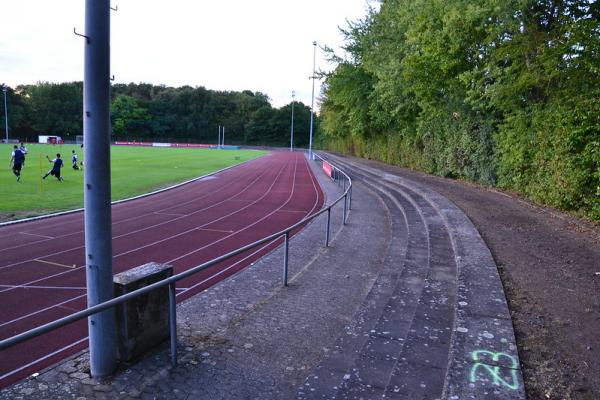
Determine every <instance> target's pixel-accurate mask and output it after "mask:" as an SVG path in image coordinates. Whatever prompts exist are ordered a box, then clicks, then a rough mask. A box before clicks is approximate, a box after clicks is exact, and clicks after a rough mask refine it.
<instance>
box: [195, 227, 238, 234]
mask: <svg viewBox="0 0 600 400" xmlns="http://www.w3.org/2000/svg"><path fill="white" fill-rule="evenodd" d="M196 230H197V231H209V232H220V233H233V232H235V231H224V230H221V229H209V228H197V229H196Z"/></svg>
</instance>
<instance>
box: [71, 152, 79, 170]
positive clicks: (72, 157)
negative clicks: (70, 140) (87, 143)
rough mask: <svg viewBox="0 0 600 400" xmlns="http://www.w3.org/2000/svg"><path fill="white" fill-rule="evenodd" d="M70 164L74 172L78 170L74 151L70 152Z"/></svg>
mask: <svg viewBox="0 0 600 400" xmlns="http://www.w3.org/2000/svg"><path fill="white" fill-rule="evenodd" d="M71 164H72V166H73V169H74V170H78V169H79V165H78V163H77V153H75V150H72V151H71Z"/></svg>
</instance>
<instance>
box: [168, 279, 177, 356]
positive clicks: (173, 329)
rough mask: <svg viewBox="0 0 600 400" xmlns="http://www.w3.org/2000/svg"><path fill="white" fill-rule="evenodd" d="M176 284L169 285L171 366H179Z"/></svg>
mask: <svg viewBox="0 0 600 400" xmlns="http://www.w3.org/2000/svg"><path fill="white" fill-rule="evenodd" d="M175 285H176V283H175V282H172V283H170V284H169V335H170V341H171V365H172V366H173V367H176V366H177V314H176V313H177V307H176V306H177V304H176V301H175V287H176V286H175Z"/></svg>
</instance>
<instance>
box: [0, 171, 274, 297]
mask: <svg viewBox="0 0 600 400" xmlns="http://www.w3.org/2000/svg"><path fill="white" fill-rule="evenodd" d="M267 171H268V169H265V171H263V172H262V173H260V174H259V175H258V176H257V177H256V178H254V179H253V180H252V181H251V182H250V183H249V184H248V185H247V186H246V187H244V188H243V189H242V190H241V191H240V192H238V193H237V194H235V195H234V196H231V197H232V198H233V197H235V196H239V195H240V194H242V193H244V192H245V191H246V190H248V189H249V188H250V187H252V185H253V184H254V183H255V182H256V181H258V180H259V179H260V178H261V177H262V176H263V175H264V174H265V173H266V172H267ZM280 172H281V171H280ZM277 176H279V174H278V175H277ZM223 186H224V187H227V186H228V185H223ZM271 186H273V185H271ZM265 195H266V194H265ZM207 196H208V195H207ZM262 197H264V195H263V196H262ZM196 200H198V199H196ZM196 200H191V201H189V202H188V203H191V202H193V201H196ZM229 200H230V199H225V200H222V201H219V202H216V203H213V204H211V205H210V206H208V207H204V208H201V209H199V210H196V211H194V212H192V213H190V214H188V215H186V217H189V216H191V215H194V214H197V213H200V212H202V211H206V210H209V209H211V208H214V207H217V206H219V205H220V204H222V203H225V202H226V201H229ZM257 201H258V200H256V201H254V203H256V202H257ZM184 204H185V203H184ZM179 205H181V203H180V204H178V205H176V206H172V207H169V208H173V207H177V206H179ZM167 209H168V208H167ZM145 216H146V215H143V216H140V218H142V217H145ZM182 218H184V217H176V218H174V219H172V220H168V221H164V222H160V223H158V224H155V225H150V226H146V227H145V228H141V229H137V230H135V231H131V232H127V233H124V234H121V235H118V236H113V238H112V239H113V240H114V239H120V238H122V237H125V236H129V235H133V234H135V233H139V232H143V231H146V230H149V229H152V228H156V227H158V226H161V225H164V224H168V223H170V222H174V221H178V220H180V219H182ZM219 219H222V218H219ZM219 219H217V220H215V221H218V220H219ZM215 221H212V222H215ZM208 224H209V223H206V224H203V225H202V226H205V225H208ZM150 245H151V244H150ZM148 246H149V245H148ZM146 247H147V246H146ZM82 248H84V246H77V247H73V248H70V249H66V250H62V251H58V252H55V253H51V254H46V255H45V256H44V257H50V256H55V255H58V254H63V253H67V252H69V251H73V250H79V249H82ZM141 248H143V247H141ZM141 248H140V249H141ZM5 250H7V249H5ZM132 251H135V249H134V250H132ZM28 261H33V260H31V259H30V260H25V261H19V262H16V263H12V264H8V265H4V266H2V267H0V270H3V269H5V268H10V267H14V266H17V265H19V264H24V263H26V262H28ZM35 282H37V281H35ZM35 282H28V283H35ZM0 293H2V291H0Z"/></svg>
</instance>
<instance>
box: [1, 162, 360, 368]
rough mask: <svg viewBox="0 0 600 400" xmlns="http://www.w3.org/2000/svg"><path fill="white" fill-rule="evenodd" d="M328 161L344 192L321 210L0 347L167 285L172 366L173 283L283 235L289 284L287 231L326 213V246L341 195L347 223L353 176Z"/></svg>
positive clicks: (174, 343)
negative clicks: (334, 207)
mask: <svg viewBox="0 0 600 400" xmlns="http://www.w3.org/2000/svg"><path fill="white" fill-rule="evenodd" d="M313 156H315V157H317V158H319V159H320V160H322V161H325V160H324V159H323V158H322V157H321V156H319V155H318V154H316V153H314V152H313ZM330 165H331V166H332V167H333V169H334V174H333V175H334V177H332V179H334V180H336V181H338V182H339V181H340V179H341V180H343V181H344V183H343V185H344V189H343V193H342V195H341V196H340V197H338V198H337V199H336V200H335V201H333V202H332V203H331V204H329V205H328V206H327V207H325V208H322V209H321V210H320V211H318V212H316V213H314V214H312V215H309V216H307V217H305V218H304V219H302V220H301V221H299V222H297V223H295V224H294V225H291V226H289V227H288V228H286V229H284V230H281V231H279V232H277V233H274V234H272V235H269V236H267V237H264V238H262V239H260V240H257V241H256V242H253V243H250V244H248V245H246V246H243V247H240V248H239V249H237V250H234V251H231V252H229V253H227V254H224V255H222V256H220V257H217V258H215V259H212V260H210V261H207V262H205V263H204V264H200V265H198V266H196V267H194V268H191V269H189V270H187V271H184V272H181V273H179V274H177V275H173V276H171V277H169V278H166V279H163V280H161V281H159V282H156V283H153V284H151V285H149V286H146V287H143V288H141V289H137V290H135V291H133V292H130V293H127V294H124V295H122V296H119V297H115V298H114V299H111V300H108V301H105V302H103V303H100V304H97V305H95V306H92V307H89V308H86V309H85V310H81V311H78V312H76V313H74V314H71V315H69V316H66V317H64V318H60V319H58V320H55V321H52V322H49V323H47V324H44V325H41V326H39V327H37V328H33V329H30V330H28V331H25V332H22V333H20V334H18V335H15V336H12V337H10V338H7V339H3V340H1V341H0V351H1V350H5V349H7V348H9V347H12V346H15V345H17V344H19V343H22V342H25V341H27V340H29V339H33V338H34V337H37V336H40V335H43V334H44V333H48V332H50V331H53V330H55V329H58V328H61V327H63V326H65V325H68V324H71V323H73V322H75V321H79V320H81V319H83V318H86V317H89V316H90V315H93V314H96V313H99V312H101V311H104V310H107V309H109V308H111V307H115V306H117V305H120V304H123V303H125V302H126V301H128V300H131V299H133V298H136V297H138V296H141V295H143V294H146V293H149V292H151V291H153V290H155V289H158V288H161V287H163V286H167V285H168V286H169V336H170V350H171V364H172V365H173V366H175V365H177V315H176V299H175V288H176V286H175V285H176V283H177V282H178V281H180V280H182V279H185V278H187V277H189V276H191V275H194V274H196V273H198V272H200V271H203V270H205V269H207V268H210V267H212V266H214V265H216V264H218V263H220V262H222V261H225V260H227V259H228V258H231V257H233V256H236V255H238V254H241V253H243V252H245V251H247V250H250V249H252V248H254V247H257V246H259V245H261V244H263V243H266V242H270V241H276V240H278V239H280V238H282V237H283V238H284V255H283V285H284V286H287V285H288V263H289V241H290V232H291V231H293V230H294V229H296V228H299V227H300V226H302V225H304V224H306V223H308V222H310V221H312V220H313V219H315V218H317V217H318V216H320V215H322V214H324V213H327V228H326V233H325V246H326V247H327V246H329V238H330V235H329V233H330V232H329V231H330V226H331V209H332V208H333V206H335V205H336V204H338V203H339V202H340V201H342V199H343V200H344V212H343V221H342V222H343V225H346V219H347V215H348V209H349V207H350V206H351V204H352V180H351V179H350V177H349V176H348V175H347V174H346V173H345V172H344V171H342V170H340V169H339V168H337V167H335V166H334V165H333V164H331V163H330ZM346 184H347V186H346Z"/></svg>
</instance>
